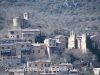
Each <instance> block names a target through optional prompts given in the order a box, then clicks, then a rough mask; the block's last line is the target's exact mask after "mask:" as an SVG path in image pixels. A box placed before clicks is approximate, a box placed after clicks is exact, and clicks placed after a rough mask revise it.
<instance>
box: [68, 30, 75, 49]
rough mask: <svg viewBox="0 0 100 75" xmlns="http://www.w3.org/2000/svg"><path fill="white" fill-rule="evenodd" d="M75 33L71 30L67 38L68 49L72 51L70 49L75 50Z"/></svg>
mask: <svg viewBox="0 0 100 75" xmlns="http://www.w3.org/2000/svg"><path fill="white" fill-rule="evenodd" d="M75 39H76V37H75V32H74V31H73V30H72V31H71V32H70V37H69V38H68V49H72V48H75V42H76V41H75Z"/></svg>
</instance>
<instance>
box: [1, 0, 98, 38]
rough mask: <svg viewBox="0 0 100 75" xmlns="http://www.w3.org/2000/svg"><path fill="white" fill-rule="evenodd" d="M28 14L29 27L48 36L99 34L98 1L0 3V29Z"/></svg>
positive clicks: (15, 0)
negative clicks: (74, 32)
mask: <svg viewBox="0 0 100 75" xmlns="http://www.w3.org/2000/svg"><path fill="white" fill-rule="evenodd" d="M24 12H28V13H29V14H30V17H29V21H30V24H31V27H32V28H39V29H41V31H42V32H44V33H46V34H47V36H50V37H52V36H54V35H56V34H64V35H67V33H68V31H69V30H72V29H73V30H75V31H76V32H77V33H78V32H80V33H84V32H85V29H86V28H87V29H88V32H89V33H90V34H91V35H92V34H94V33H95V32H98V33H100V29H99V27H100V0H0V30H1V31H3V32H4V31H6V30H7V29H10V28H11V27H12V19H13V18H14V17H16V16H20V17H23V13H24Z"/></svg>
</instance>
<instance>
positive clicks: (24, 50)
mask: <svg viewBox="0 0 100 75" xmlns="http://www.w3.org/2000/svg"><path fill="white" fill-rule="evenodd" d="M30 51H31V50H30V49H22V50H21V52H30Z"/></svg>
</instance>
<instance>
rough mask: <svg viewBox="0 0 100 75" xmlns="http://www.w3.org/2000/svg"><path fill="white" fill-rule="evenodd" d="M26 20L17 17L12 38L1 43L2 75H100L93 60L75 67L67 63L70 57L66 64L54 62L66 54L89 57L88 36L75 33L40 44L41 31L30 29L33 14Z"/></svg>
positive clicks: (65, 60) (9, 32) (25, 16)
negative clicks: (38, 39) (38, 40)
mask: <svg viewBox="0 0 100 75" xmlns="http://www.w3.org/2000/svg"><path fill="white" fill-rule="evenodd" d="M23 17H24V18H20V17H15V18H14V19H13V27H12V29H10V30H8V33H7V34H8V38H1V39H0V75H94V74H95V75H99V71H100V68H97V67H95V65H98V67H100V64H99V63H98V62H96V61H97V60H95V59H92V58H91V61H81V60H80V61H77V62H76V63H72V62H69V61H68V60H67V59H66V58H67V57H68V56H67V57H64V58H63V59H62V62H61V61H60V62H58V63H53V61H52V60H53V58H55V57H56V55H57V56H58V57H60V56H61V55H63V53H65V52H66V51H67V52H71V53H72V54H71V55H70V57H73V53H75V52H77V53H79V52H80V54H83V55H84V54H87V53H88V49H87V36H89V35H87V33H83V34H79V35H76V33H75V31H73V30H71V31H70V36H64V35H57V36H55V37H53V38H45V39H44V40H43V41H44V42H43V43H39V42H36V41H35V40H36V38H37V36H38V35H40V34H41V31H40V30H39V29H29V28H28V27H29V26H30V24H29V13H24V14H23ZM94 47H95V46H94ZM80 54H79V55H80ZM65 55H67V54H65ZM79 55H78V56H79ZM88 57H92V56H88ZM73 58H74V57H73ZM83 58H86V57H83ZM71 59H72V58H71ZM54 60H55V61H57V60H56V59H54ZM58 60H60V59H58ZM88 60H89V59H88ZM94 63H95V65H94ZM97 73H98V74H97Z"/></svg>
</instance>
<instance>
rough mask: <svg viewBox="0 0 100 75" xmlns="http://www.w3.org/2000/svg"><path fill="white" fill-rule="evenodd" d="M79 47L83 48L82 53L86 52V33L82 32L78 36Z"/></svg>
mask: <svg viewBox="0 0 100 75" xmlns="http://www.w3.org/2000/svg"><path fill="white" fill-rule="evenodd" d="M77 41H78V49H81V50H82V53H86V34H82V35H81V36H78V37H77Z"/></svg>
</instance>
